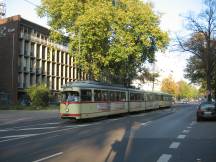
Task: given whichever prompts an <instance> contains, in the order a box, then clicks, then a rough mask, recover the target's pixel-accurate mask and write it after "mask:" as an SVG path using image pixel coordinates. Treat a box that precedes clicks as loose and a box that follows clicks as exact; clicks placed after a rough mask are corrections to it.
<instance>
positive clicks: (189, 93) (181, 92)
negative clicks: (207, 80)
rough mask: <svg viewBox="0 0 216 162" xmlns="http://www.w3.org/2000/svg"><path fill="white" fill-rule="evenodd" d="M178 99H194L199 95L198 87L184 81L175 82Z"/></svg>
mask: <svg viewBox="0 0 216 162" xmlns="http://www.w3.org/2000/svg"><path fill="white" fill-rule="evenodd" d="M177 86H178V95H177V96H178V99H195V98H197V97H199V92H198V89H197V88H195V87H194V86H192V85H190V84H188V83H187V82H185V81H179V82H177Z"/></svg>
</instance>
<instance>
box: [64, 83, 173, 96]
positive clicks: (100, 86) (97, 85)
mask: <svg viewBox="0 0 216 162" xmlns="http://www.w3.org/2000/svg"><path fill="white" fill-rule="evenodd" d="M72 87H79V88H96V89H111V90H122V91H128V90H129V91H134V92H145V93H153V94H159V95H160V94H161V95H169V96H172V95H170V94H168V93H164V92H152V91H144V90H140V89H136V88H127V87H124V86H123V85H119V84H108V83H103V82H99V81H89V80H87V81H74V82H69V83H67V84H65V85H63V86H62V88H63V89H67V88H72Z"/></svg>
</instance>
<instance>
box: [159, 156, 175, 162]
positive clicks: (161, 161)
mask: <svg viewBox="0 0 216 162" xmlns="http://www.w3.org/2000/svg"><path fill="white" fill-rule="evenodd" d="M171 157H172V155H170V154H162V155H161V156H160V158H159V159H158V160H157V162H168V161H169V160H170V159H171Z"/></svg>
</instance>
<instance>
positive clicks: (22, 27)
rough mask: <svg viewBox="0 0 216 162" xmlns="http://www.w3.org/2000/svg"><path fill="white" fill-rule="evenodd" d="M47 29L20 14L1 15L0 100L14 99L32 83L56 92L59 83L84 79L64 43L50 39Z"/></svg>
mask: <svg viewBox="0 0 216 162" xmlns="http://www.w3.org/2000/svg"><path fill="white" fill-rule="evenodd" d="M49 32H50V31H49V29H47V28H44V27H42V26H40V25H37V24H36V23H33V22H30V21H27V20H25V19H23V18H22V17H21V16H19V15H17V16H13V17H9V18H5V19H0V71H1V74H0V104H1V103H17V102H18V101H20V100H22V99H23V98H24V97H25V89H26V88H28V87H30V86H31V85H34V84H40V83H46V84H47V85H48V86H49V88H50V90H51V91H52V93H53V94H54V95H55V94H56V93H58V92H59V90H60V88H61V85H63V84H65V83H67V82H71V81H74V80H82V79H86V78H85V77H86V75H84V74H83V73H82V72H80V70H78V69H77V68H76V65H75V64H74V58H73V57H71V56H70V55H69V53H68V46H67V43H64V44H56V43H54V42H52V41H50V40H49Z"/></svg>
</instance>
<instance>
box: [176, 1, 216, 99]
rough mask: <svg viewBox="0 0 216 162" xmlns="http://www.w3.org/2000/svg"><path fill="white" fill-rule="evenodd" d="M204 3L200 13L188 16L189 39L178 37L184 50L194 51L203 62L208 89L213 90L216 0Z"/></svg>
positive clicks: (215, 52) (215, 60)
mask: <svg viewBox="0 0 216 162" xmlns="http://www.w3.org/2000/svg"><path fill="white" fill-rule="evenodd" d="M204 4H205V7H204V9H203V10H202V11H201V13H200V14H198V15H192V14H191V15H189V16H187V17H186V22H187V29H188V30H189V31H190V32H191V33H190V36H189V38H188V37H186V38H187V39H183V40H181V39H179V38H178V42H179V45H180V47H181V49H182V50H183V51H186V52H190V53H192V54H193V55H195V56H196V59H199V61H200V62H201V64H200V65H201V66H203V68H202V70H204V72H205V73H202V75H204V78H203V80H205V83H206V89H207V91H208V92H211V91H212V86H211V84H212V83H211V82H212V76H213V73H214V69H215V66H216V43H215V42H216V37H215V36H216V30H215V28H216V0H204ZM193 61H194V60H193ZM194 79H195V78H194ZM211 98H212V97H211V93H208V100H209V101H210V100H211Z"/></svg>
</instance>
